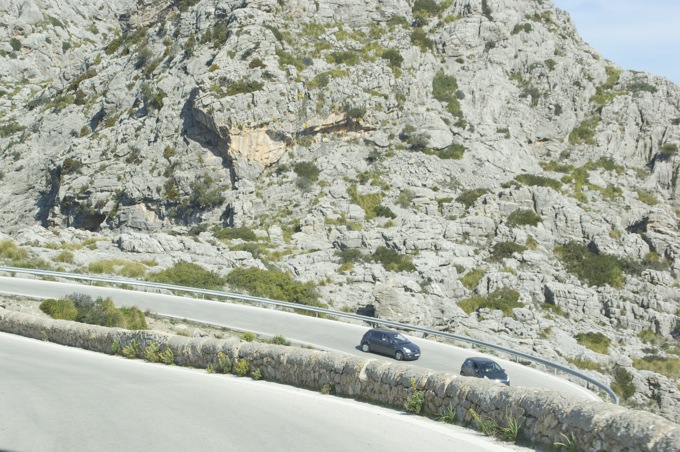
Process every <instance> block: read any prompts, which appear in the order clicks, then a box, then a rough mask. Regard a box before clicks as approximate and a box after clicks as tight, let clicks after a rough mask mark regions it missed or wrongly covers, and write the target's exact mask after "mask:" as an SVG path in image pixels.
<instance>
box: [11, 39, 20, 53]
mask: <svg viewBox="0 0 680 452" xmlns="http://www.w3.org/2000/svg"><path fill="white" fill-rule="evenodd" d="M9 45H10V46H12V50H14V51H15V52H18V51H19V50H21V47H22V45H21V41H19V40H18V39H17V38H10V40H9Z"/></svg>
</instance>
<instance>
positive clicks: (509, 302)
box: [458, 287, 524, 317]
mask: <svg viewBox="0 0 680 452" xmlns="http://www.w3.org/2000/svg"><path fill="white" fill-rule="evenodd" d="M518 300H519V292H517V291H516V290H514V289H511V288H509V287H502V288H500V289H496V290H494V291H493V292H491V293H489V294H488V295H487V296H486V297H483V296H481V295H475V296H473V297H470V298H466V299H463V300H461V301H459V302H458V306H459V307H460V308H461V309H462V310H463V311H464V312H465V313H466V314H471V313H473V312H475V311H478V310H480V309H483V308H486V309H497V310H500V311H501V312H503V315H504V316H506V317H507V316H510V315H512V310H513V309H514V308H521V307H523V306H524V305H523V304H522V303H520V302H519V301H518Z"/></svg>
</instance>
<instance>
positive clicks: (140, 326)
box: [118, 306, 147, 330]
mask: <svg viewBox="0 0 680 452" xmlns="http://www.w3.org/2000/svg"><path fill="white" fill-rule="evenodd" d="M118 310H119V312H120V313H121V315H122V316H123V325H124V326H123V328H127V329H128V330H145V329H147V324H146V317H144V313H143V312H142V311H141V310H140V309H139V308H137V307H134V306H132V307H125V308H118Z"/></svg>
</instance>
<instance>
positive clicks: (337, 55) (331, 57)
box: [326, 50, 361, 66]
mask: <svg viewBox="0 0 680 452" xmlns="http://www.w3.org/2000/svg"><path fill="white" fill-rule="evenodd" d="M326 59H327V60H328V62H329V63H334V64H345V65H347V66H355V65H357V64H359V62H360V61H361V54H360V53H358V52H355V51H352V50H344V51H337V52H331V53H329V54H328V56H327V57H326Z"/></svg>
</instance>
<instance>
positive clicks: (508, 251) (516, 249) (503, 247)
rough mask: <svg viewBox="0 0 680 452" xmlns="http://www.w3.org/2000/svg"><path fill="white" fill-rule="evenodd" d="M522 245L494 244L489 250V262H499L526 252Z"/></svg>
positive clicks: (513, 243)
mask: <svg viewBox="0 0 680 452" xmlns="http://www.w3.org/2000/svg"><path fill="white" fill-rule="evenodd" d="M526 249H527V248H526V247H525V246H524V245H520V244H519V243H515V242H498V243H495V244H494V245H493V247H492V249H491V256H490V258H489V259H490V260H492V261H495V262H500V261H502V260H503V259H510V258H512V255H513V254H515V253H522V252H524V251H526Z"/></svg>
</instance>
